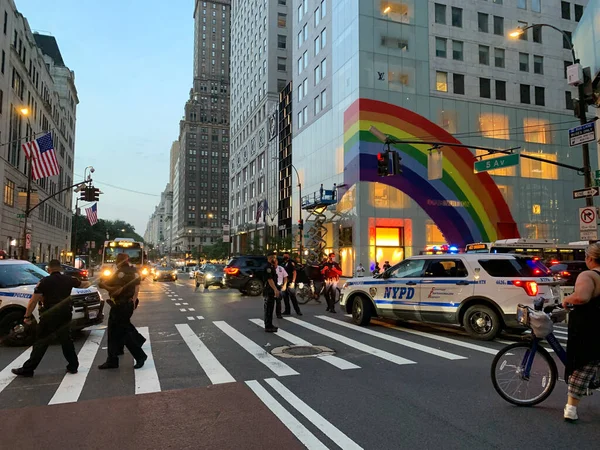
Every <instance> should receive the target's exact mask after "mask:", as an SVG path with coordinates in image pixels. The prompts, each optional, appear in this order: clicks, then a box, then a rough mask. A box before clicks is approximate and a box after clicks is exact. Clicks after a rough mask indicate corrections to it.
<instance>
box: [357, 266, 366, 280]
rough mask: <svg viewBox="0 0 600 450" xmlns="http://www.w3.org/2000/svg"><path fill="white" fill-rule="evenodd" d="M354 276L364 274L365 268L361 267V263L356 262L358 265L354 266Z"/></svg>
mask: <svg viewBox="0 0 600 450" xmlns="http://www.w3.org/2000/svg"><path fill="white" fill-rule="evenodd" d="M356 276H357V277H364V276H365V268H364V267H363V265H362V263H358V267H357V268H356Z"/></svg>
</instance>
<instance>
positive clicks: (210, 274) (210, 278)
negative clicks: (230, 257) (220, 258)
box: [206, 273, 215, 280]
mask: <svg viewBox="0 0 600 450" xmlns="http://www.w3.org/2000/svg"><path fill="white" fill-rule="evenodd" d="M214 277H215V276H214V275H213V274H212V273H207V274H206V279H207V280H212V279H213V278H214Z"/></svg>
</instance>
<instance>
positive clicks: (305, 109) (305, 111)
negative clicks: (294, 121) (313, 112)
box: [302, 106, 308, 124]
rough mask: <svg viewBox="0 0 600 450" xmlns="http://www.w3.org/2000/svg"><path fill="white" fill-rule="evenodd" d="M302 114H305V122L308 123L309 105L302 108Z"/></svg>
mask: <svg viewBox="0 0 600 450" xmlns="http://www.w3.org/2000/svg"><path fill="white" fill-rule="evenodd" d="M302 115H303V116H304V117H303V120H304V123H305V124H306V123H307V122H308V107H307V106H305V107H304V109H303V110H302Z"/></svg>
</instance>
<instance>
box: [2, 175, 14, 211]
mask: <svg viewBox="0 0 600 450" xmlns="http://www.w3.org/2000/svg"><path fill="white" fill-rule="evenodd" d="M4 204H5V205H8V206H15V183H14V182H13V181H10V180H6V183H4Z"/></svg>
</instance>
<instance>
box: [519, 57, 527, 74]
mask: <svg viewBox="0 0 600 450" xmlns="http://www.w3.org/2000/svg"><path fill="white" fill-rule="evenodd" d="M519 70H520V71H521V72H529V54H528V53H519Z"/></svg>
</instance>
